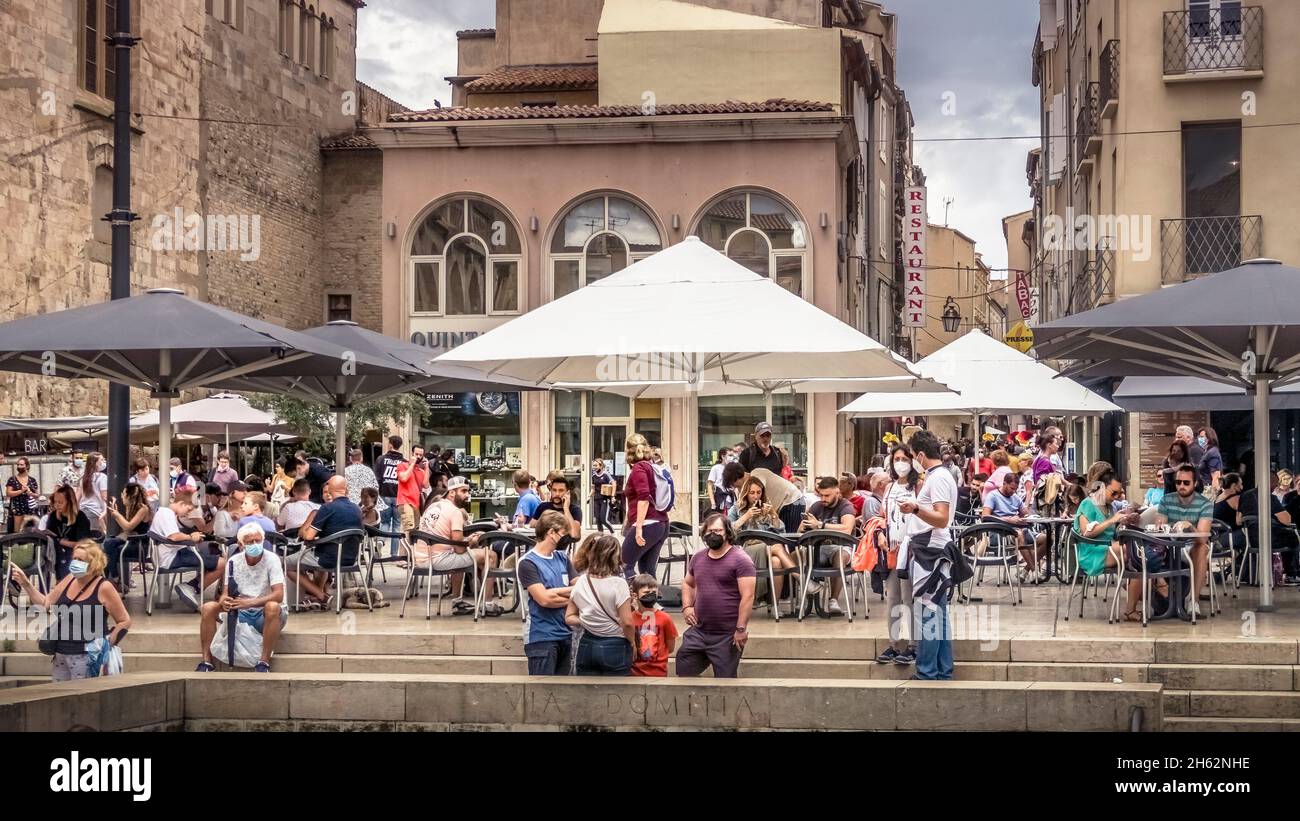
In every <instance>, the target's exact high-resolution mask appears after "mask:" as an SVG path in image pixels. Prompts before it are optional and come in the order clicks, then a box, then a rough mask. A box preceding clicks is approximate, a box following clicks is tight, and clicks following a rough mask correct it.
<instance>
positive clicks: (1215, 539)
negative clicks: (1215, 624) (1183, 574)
mask: <svg viewBox="0 0 1300 821" xmlns="http://www.w3.org/2000/svg"><path fill="white" fill-rule="evenodd" d="M1237 533H1238V531H1234V530H1233V529H1232V528H1230V527H1228V525H1227V523H1225V522H1221V521H1219V520H1218V519H1214V520H1213V521H1211V522H1210V557H1209V568H1208V569H1209V577H1210V610H1211V611H1213V612H1215V613H1222V612H1223V605H1222V604H1221V603H1220V601H1219V591H1218V589H1217V587H1216V581H1215V577H1216V575H1217V576H1219V577H1220V578H1221V579H1222V584H1223V592H1224V593H1225V594H1226V593H1227V592H1228V591H1229V590H1231V591H1232V597H1233V598H1234V599H1235V598H1237V587H1236V586H1235V585H1234V584H1233V580H1234V579H1235V578H1236V571H1237V546H1236V544H1235V541H1236V539H1237V538H1238V536H1237ZM1225 562H1226V563H1227V564H1226V565H1225V564H1224V563H1225ZM1216 563H1217V564H1218V568H1219V569H1218V571H1217V572H1216V570H1215V564H1216Z"/></svg>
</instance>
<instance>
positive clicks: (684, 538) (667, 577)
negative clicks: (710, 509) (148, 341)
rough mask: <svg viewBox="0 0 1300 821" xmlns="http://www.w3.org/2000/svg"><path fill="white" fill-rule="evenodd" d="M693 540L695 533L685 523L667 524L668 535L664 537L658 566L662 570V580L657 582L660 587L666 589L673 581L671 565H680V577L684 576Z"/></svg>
mask: <svg viewBox="0 0 1300 821" xmlns="http://www.w3.org/2000/svg"><path fill="white" fill-rule="evenodd" d="M694 538H695V531H694V530H693V529H691V526H690V525H689V524H687V523H686V522H669V523H668V535H667V536H666V537H664V544H663V548H661V550H660V556H659V565H660V566H661V567H662V568H663V571H664V572H663V579H662V580H661V581H660V582H659V585H660V587H667V586H668V585H669V584H671V583H672V580H673V565H675V564H680V565H682V575H683V576H685V575H686V570H685V567H686V562H688V561H690V558H691V553H692V551H691V544H692V542H693V541H694Z"/></svg>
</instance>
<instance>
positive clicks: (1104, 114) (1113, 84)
mask: <svg viewBox="0 0 1300 821" xmlns="http://www.w3.org/2000/svg"><path fill="white" fill-rule="evenodd" d="M1118 110H1119V40H1111V41H1110V42H1108V43H1106V47H1105V48H1104V49H1102V50H1101V118H1102V119H1103V120H1109V119H1110V118H1112V117H1114V116H1115V112H1116V111H1118Z"/></svg>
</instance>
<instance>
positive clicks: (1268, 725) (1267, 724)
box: [1164, 715, 1300, 733]
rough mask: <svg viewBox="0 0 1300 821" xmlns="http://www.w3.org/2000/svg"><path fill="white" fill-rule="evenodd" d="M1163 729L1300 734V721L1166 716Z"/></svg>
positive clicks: (1292, 719) (1288, 719)
mask: <svg viewBox="0 0 1300 821" xmlns="http://www.w3.org/2000/svg"><path fill="white" fill-rule="evenodd" d="M1164 729H1165V731H1166V732H1171V733H1281V732H1289V733H1294V732H1300V719H1295V718H1207V717H1204V716H1168V715H1166V716H1165V722H1164Z"/></svg>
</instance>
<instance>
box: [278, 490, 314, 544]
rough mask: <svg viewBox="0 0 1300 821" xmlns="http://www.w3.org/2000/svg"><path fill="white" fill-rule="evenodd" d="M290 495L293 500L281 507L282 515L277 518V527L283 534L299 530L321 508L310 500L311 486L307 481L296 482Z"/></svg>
mask: <svg viewBox="0 0 1300 821" xmlns="http://www.w3.org/2000/svg"><path fill="white" fill-rule="evenodd" d="M290 495H291V496H292V497H293V498H292V500H291V501H289V502H286V503H284V504H283V505H281V506H280V515H278V516H276V517H275V524H276V527H278V528H279V529H280V532H281V533H287V532H289V531H291V530H298V529H299V528H301V527H302V526H303V525H305V524H306V523H307V520H308V519H310V518H311V514H313V513H315V512H316V510H317V509H319V508H320V505H318V504H316V503H315V502H313V501H310V500H309V499H308V497H309V496H311V484H310V483H309V482H308V481H307V480H306V479H299V480H297V481H295V482H294V483H293V489H292V490H291V491H290Z"/></svg>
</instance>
